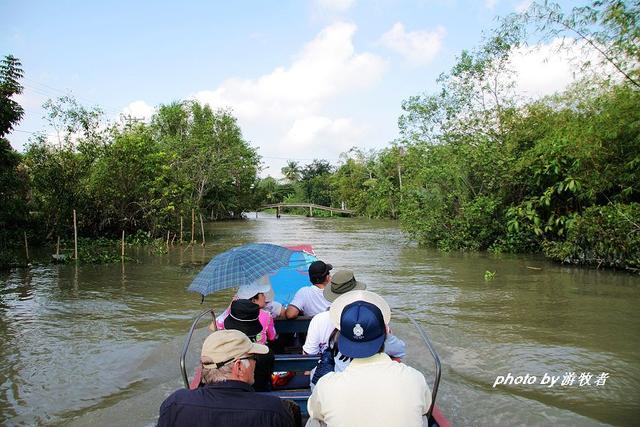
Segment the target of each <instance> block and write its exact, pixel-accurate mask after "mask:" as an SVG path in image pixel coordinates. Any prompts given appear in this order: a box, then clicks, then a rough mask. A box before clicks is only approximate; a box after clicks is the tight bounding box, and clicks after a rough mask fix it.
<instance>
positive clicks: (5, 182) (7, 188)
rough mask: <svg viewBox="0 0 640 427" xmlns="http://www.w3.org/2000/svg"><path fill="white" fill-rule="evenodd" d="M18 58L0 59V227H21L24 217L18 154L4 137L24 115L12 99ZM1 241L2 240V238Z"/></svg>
mask: <svg viewBox="0 0 640 427" xmlns="http://www.w3.org/2000/svg"><path fill="white" fill-rule="evenodd" d="M22 76H23V73H22V68H21V64H20V61H19V60H18V59H17V58H15V57H13V56H11V55H7V56H6V57H5V58H4V59H2V61H0V200H2V204H1V206H0V229H2V230H8V229H15V228H17V227H22V226H24V223H25V221H26V219H27V212H26V198H27V190H28V183H27V177H26V171H25V169H24V167H22V166H21V163H20V161H21V156H20V155H19V154H18V153H17V152H16V151H15V150H14V149H13V148H12V147H11V144H10V143H9V140H7V139H6V138H5V136H6V135H7V134H8V133H10V132H11V130H12V129H13V128H14V126H15V125H16V124H17V123H18V122H19V121H20V119H21V118H22V116H23V115H24V110H23V109H22V107H21V106H20V105H19V104H18V103H17V102H16V101H14V100H13V97H14V96H15V95H19V94H20V93H22V85H21V84H20V82H19V80H20V79H21V78H22ZM2 240H3V241H4V240H5V239H2Z"/></svg>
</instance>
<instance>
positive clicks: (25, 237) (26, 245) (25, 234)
mask: <svg viewBox="0 0 640 427" xmlns="http://www.w3.org/2000/svg"><path fill="white" fill-rule="evenodd" d="M24 252H25V254H26V255H27V262H29V242H27V232H26V231H25V232H24Z"/></svg>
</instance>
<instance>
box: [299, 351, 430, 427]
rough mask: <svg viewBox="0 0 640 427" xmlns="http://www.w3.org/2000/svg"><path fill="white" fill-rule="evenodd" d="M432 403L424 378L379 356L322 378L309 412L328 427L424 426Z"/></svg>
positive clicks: (309, 406)
mask: <svg viewBox="0 0 640 427" xmlns="http://www.w3.org/2000/svg"><path fill="white" fill-rule="evenodd" d="M430 404H431V392H430V391H429V387H428V386H427V382H426V380H425V378H424V375H422V374H421V373H420V372H419V371H417V370H415V369H413V368H411V367H409V366H407V365H405V364H404V363H399V362H394V361H392V360H391V359H390V358H389V356H387V355H386V354H384V353H378V354H375V355H373V356H371V357H367V358H363V359H353V361H352V362H351V364H349V366H347V368H346V369H345V370H344V371H342V372H330V373H328V374H327V375H325V376H324V377H322V378H321V379H320V381H318V384H317V385H316V387H315V389H314V390H313V393H312V394H311V397H310V398H309V403H308V409H309V417H310V419H316V420H320V421H323V422H325V423H326V424H327V426H328V427H342V426H344V427H359V426H363V427H364V426H366V427H369V426H387V427H393V426H399V427H412V426H416V427H418V426H420V427H422V425H423V417H422V416H423V415H424V414H426V413H427V411H428V410H429V405H430Z"/></svg>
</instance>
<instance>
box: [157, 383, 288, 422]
mask: <svg viewBox="0 0 640 427" xmlns="http://www.w3.org/2000/svg"><path fill="white" fill-rule="evenodd" d="M165 426H166V427H168V426H176V427H187V426H189V427H191V426H193V427H200V426H202V427H204V426H207V427H210V426H221V427H222V426H224V427H227V426H228V427H235V426H239V427H293V418H292V416H291V415H290V414H289V412H287V410H286V409H285V407H284V405H283V404H282V402H281V401H280V398H278V397H275V396H268V395H264V394H259V393H256V392H255V391H253V388H251V386H250V385H249V384H247V383H244V382H242V381H225V382H221V383H214V384H208V385H205V386H204V387H200V388H198V389H196V390H187V389H181V390H178V391H176V392H175V393H173V394H172V395H171V396H169V397H168V398H167V399H166V400H165V401H164V402H162V406H160V418H159V419H158V427H165Z"/></svg>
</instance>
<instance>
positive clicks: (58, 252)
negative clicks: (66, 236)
mask: <svg viewBox="0 0 640 427" xmlns="http://www.w3.org/2000/svg"><path fill="white" fill-rule="evenodd" d="M58 255H60V236H58V244H57V245H56V256H58Z"/></svg>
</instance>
